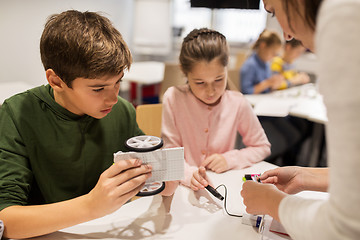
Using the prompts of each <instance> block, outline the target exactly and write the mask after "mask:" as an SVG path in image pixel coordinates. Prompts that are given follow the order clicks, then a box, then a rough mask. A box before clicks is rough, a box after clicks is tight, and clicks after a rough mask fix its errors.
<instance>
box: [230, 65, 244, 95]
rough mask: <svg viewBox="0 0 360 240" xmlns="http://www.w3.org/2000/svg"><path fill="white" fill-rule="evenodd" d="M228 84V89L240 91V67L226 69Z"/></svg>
mask: <svg viewBox="0 0 360 240" xmlns="http://www.w3.org/2000/svg"><path fill="white" fill-rule="evenodd" d="M228 86H229V89H230V90H233V91H241V89H240V86H241V85H240V69H238V68H233V69H228Z"/></svg>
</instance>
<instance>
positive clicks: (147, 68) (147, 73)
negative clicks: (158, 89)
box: [123, 61, 165, 105]
mask: <svg viewBox="0 0 360 240" xmlns="http://www.w3.org/2000/svg"><path fill="white" fill-rule="evenodd" d="M164 70H165V63H163V62H155V61H146V62H134V63H133V64H131V67H130V71H129V72H125V75H124V77H123V80H124V81H127V82H134V83H136V105H140V104H142V87H143V86H144V85H152V84H157V83H161V82H162V80H163V79H164Z"/></svg>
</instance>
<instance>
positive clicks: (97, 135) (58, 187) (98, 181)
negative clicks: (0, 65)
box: [0, 10, 151, 238]
mask: <svg viewBox="0 0 360 240" xmlns="http://www.w3.org/2000/svg"><path fill="white" fill-rule="evenodd" d="M40 52H41V60H42V62H43V65H44V68H45V73H46V78H47V81H48V83H49V84H48V85H43V86H40V87H37V88H34V89H30V90H28V91H26V92H23V93H20V94H17V95H15V96H13V97H11V98H9V99H7V100H6V101H5V102H4V104H3V105H2V107H1V108H0V133H1V138H0V219H1V220H2V221H3V222H4V225H5V231H4V237H6V238H29V237H34V236H38V235H43V234H47V233H51V232H54V231H57V230H59V229H63V228H66V227H70V226H72V225H75V224H78V223H82V222H86V221H89V220H92V219H95V218H99V217H103V216H105V215H107V214H109V213H112V212H114V211H115V210H117V209H118V208H120V207H121V206H122V205H123V204H124V203H126V202H127V201H128V200H129V199H130V198H131V197H133V196H134V195H135V194H136V193H138V192H139V190H140V189H141V187H142V186H143V184H144V183H145V181H146V179H148V178H149V177H150V176H151V166H145V165H141V162H140V161H139V160H136V159H129V160H126V161H120V162H118V163H116V164H113V153H115V152H117V151H120V150H121V151H126V149H125V147H124V142H125V141H126V140H127V139H128V138H130V137H133V136H137V135H142V134H143V132H142V131H141V130H140V129H139V127H138V125H137V123H136V117H135V109H134V107H133V106H132V105H131V104H130V103H129V102H127V101H125V100H124V99H122V98H120V97H119V96H118V92H119V89H120V81H121V78H122V77H123V75H124V73H123V71H124V69H126V68H129V67H130V64H131V54H130V51H129V49H128V47H127V45H126V44H125V42H124V40H123V38H122V36H121V34H120V33H119V32H118V31H117V30H116V29H115V28H114V27H113V26H112V24H111V22H110V21H109V20H108V19H107V18H105V17H102V16H100V15H98V14H96V13H93V12H84V13H82V12H78V11H75V10H70V11H66V12H63V13H61V14H56V15H53V16H51V17H50V18H49V20H48V21H47V23H46V25H45V29H44V31H43V34H42V36H41V40H40Z"/></svg>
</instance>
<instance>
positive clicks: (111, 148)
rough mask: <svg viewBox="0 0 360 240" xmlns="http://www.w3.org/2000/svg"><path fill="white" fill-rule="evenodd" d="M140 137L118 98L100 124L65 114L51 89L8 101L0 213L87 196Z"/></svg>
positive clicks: (3, 116)
mask: <svg viewBox="0 0 360 240" xmlns="http://www.w3.org/2000/svg"><path fill="white" fill-rule="evenodd" d="M142 134H143V132H142V131H141V130H140V129H139V127H138V125H137V123H136V115H135V109H134V107H133V106H132V105H131V104H130V103H129V102H127V101H126V100H124V99H122V98H120V97H119V101H118V103H117V104H116V105H115V106H114V107H113V109H112V111H111V112H110V113H109V114H108V115H107V116H106V117H104V118H102V119H95V118H93V117H90V116H87V115H86V116H78V115H75V114H73V113H71V112H69V111H67V110H66V109H65V108H63V107H61V106H60V105H59V104H57V103H56V102H55V100H54V97H53V91H52V88H51V87H50V86H49V85H46V86H40V87H37V88H34V89H31V90H28V91H26V92H24V93H20V94H17V95H15V96H13V97H11V98H9V99H7V100H6V101H5V102H4V104H3V105H2V107H1V108H0V210H2V209H4V208H5V207H8V206H11V205H31V204H42V203H53V202H58V201H63V200H67V199H71V198H74V197H77V196H80V195H83V194H86V193H88V192H89V191H90V190H91V189H92V188H93V187H94V186H95V185H96V183H97V181H98V179H99V176H100V174H101V173H102V172H103V171H104V170H106V169H107V168H109V167H110V166H111V165H112V164H113V153H115V152H117V151H120V150H121V151H127V150H126V148H125V145H124V143H125V141H126V140H127V139H128V138H130V137H133V136H137V135H142Z"/></svg>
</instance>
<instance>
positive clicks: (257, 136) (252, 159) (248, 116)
mask: <svg viewBox="0 0 360 240" xmlns="http://www.w3.org/2000/svg"><path fill="white" fill-rule="evenodd" d="M242 101H243V103H242V104H241V108H240V110H239V111H238V117H237V130H238V132H239V134H240V135H241V136H242V140H243V143H244V145H245V146H246V147H245V148H242V149H240V150H238V149H234V150H230V151H228V152H226V153H223V156H224V157H225V159H226V160H227V162H228V165H229V168H230V169H232V168H236V169H242V168H245V167H249V166H251V165H253V164H254V163H257V162H260V161H262V160H264V158H266V157H267V156H269V155H270V143H269V141H268V139H267V137H266V134H265V131H264V129H263V128H262V126H261V124H260V122H259V120H258V118H257V116H256V115H255V113H254V112H253V110H252V107H251V105H250V103H248V102H247V100H246V99H245V98H243V100H242Z"/></svg>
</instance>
